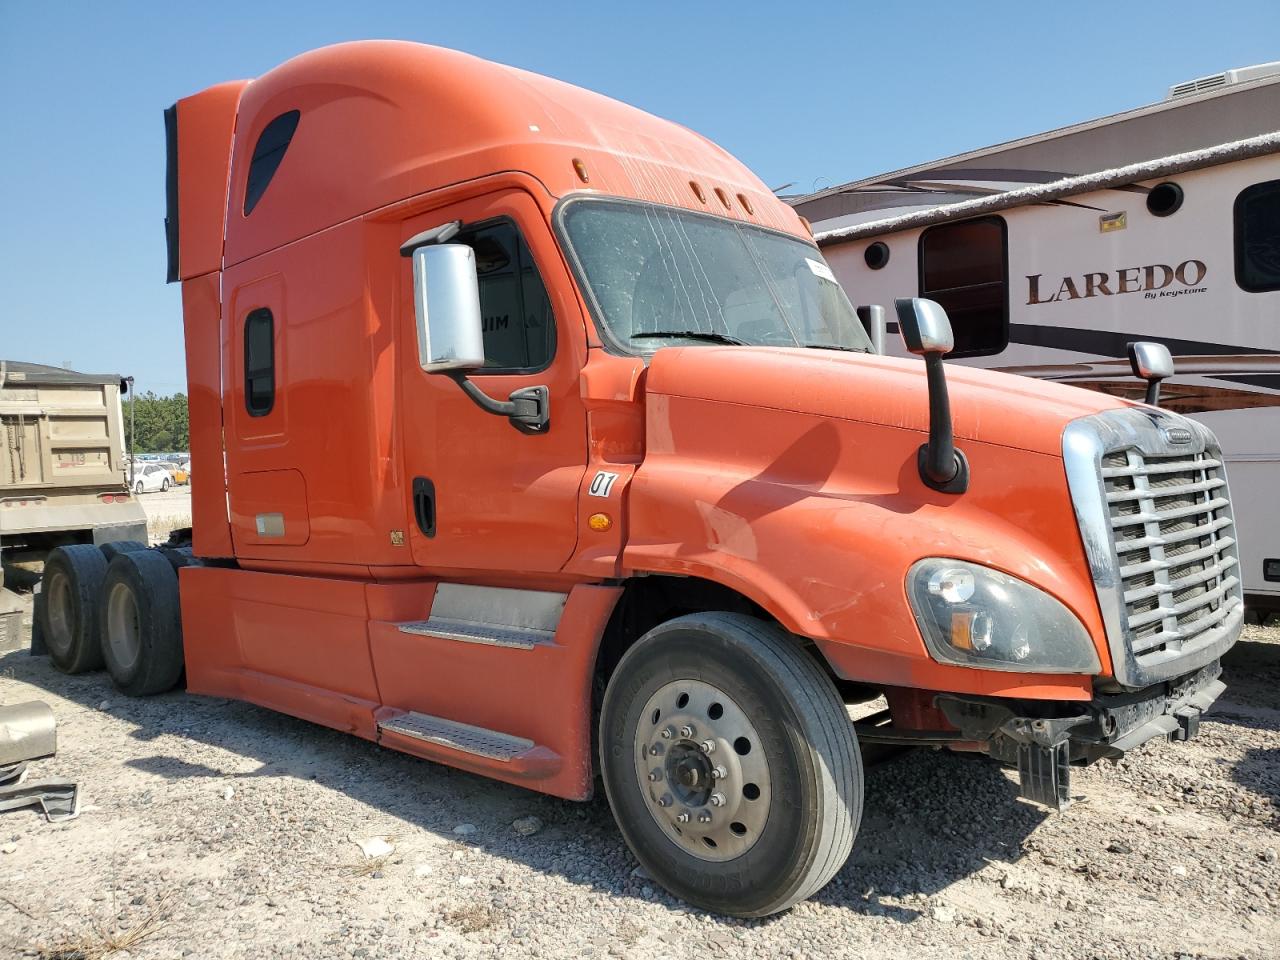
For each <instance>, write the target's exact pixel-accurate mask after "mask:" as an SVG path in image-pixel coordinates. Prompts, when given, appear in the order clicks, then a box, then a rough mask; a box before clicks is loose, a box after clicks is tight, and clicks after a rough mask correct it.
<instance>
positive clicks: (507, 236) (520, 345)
mask: <svg viewBox="0 0 1280 960" xmlns="http://www.w3.org/2000/svg"><path fill="white" fill-rule="evenodd" d="M452 242H454V243H465V244H466V245H467V246H469V247H471V248H472V249H473V250H474V251H475V255H476V272H477V274H478V275H479V285H480V315H481V317H482V318H483V323H484V357H485V361H484V370H483V372H484V373H506V372H515V371H520V372H526V371H527V372H533V371H537V370H542V369H543V368H545V367H546V366H547V365H548V364H549V363H551V358H552V356H554V354H555V336H556V324H555V316H554V315H553V314H552V311H551V299H550V298H549V297H548V296H547V288H546V286H545V285H544V284H543V282H542V275H541V274H539V273H538V265H537V264H536V263H534V261H533V255H532V253H530V251H529V245H528V244H527V243H525V240H524V237H523V236H521V235H520V230H519V228H517V227H516V225H515V223H513V222H512V221H510V220H495V221H489V222H488V223H483V224H480V225H479V226H475V227H469V228H467V229H465V230H463V231H462V232H461V233H460V234H458V236H457V238H456V239H455V240H454V241H452Z"/></svg>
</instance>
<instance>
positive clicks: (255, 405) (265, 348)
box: [244, 307, 276, 417]
mask: <svg viewBox="0 0 1280 960" xmlns="http://www.w3.org/2000/svg"><path fill="white" fill-rule="evenodd" d="M275 399H276V350H275V321H274V319H273V318H272V316H271V311H270V310H267V309H266V308H265V307H264V308H262V309H260V310H254V311H253V312H252V313H250V314H249V315H248V316H247V317H245V320H244V405H245V408H246V409H247V410H248V411H249V416H251V417H265V416H266V415H267V414H268V413H270V412H271V408H272V406H274V404H275Z"/></svg>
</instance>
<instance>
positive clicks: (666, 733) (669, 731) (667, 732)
mask: <svg viewBox="0 0 1280 960" xmlns="http://www.w3.org/2000/svg"><path fill="white" fill-rule="evenodd" d="M675 735H676V732H675V730H674V729H673V728H672V727H663V728H662V739H663V740H670V739H671V738H672V737H674V736H675Z"/></svg>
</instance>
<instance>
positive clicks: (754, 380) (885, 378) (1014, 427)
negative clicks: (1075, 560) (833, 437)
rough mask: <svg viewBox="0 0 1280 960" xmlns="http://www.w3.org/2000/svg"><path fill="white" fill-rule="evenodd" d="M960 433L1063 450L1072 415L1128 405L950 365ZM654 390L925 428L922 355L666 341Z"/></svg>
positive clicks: (655, 364)
mask: <svg viewBox="0 0 1280 960" xmlns="http://www.w3.org/2000/svg"><path fill="white" fill-rule="evenodd" d="M947 387H948V389H949V392H950V395H951V416H952V422H953V424H954V429H955V435H956V438H957V439H958V440H981V441H982V442H984V443H993V444H999V445H1001V446H1007V447H1015V448H1017V449H1020V450H1030V451H1035V452H1037V453H1047V454H1050V455H1052V456H1061V455H1062V430H1063V427H1064V426H1066V424H1067V423H1068V422H1069V421H1071V420H1075V419H1076V418H1078V417H1083V416H1088V415H1089V414H1093V413H1099V412H1101V411H1103V410H1110V409H1113V408H1115V407H1121V406H1126V404H1125V402H1124V401H1122V400H1117V399H1116V398H1114V397H1109V396H1106V395H1104V394H1100V393H1094V392H1092V391H1088V390H1082V389H1080V388H1079V387H1068V386H1063V385H1061V384H1057V383H1046V382H1044V381H1041V380H1032V379H1030V378H1029V377H1020V376H1016V375H1014V374H1008V373H997V372H995V371H991V370H981V369H978V368H975V367H962V366H959V365H957V364H949V365H948V366H947ZM646 390H647V391H648V392H649V393H651V394H662V395H667V396H674V397H688V398H691V399H697V400H713V401H718V402H721V403H735V404H742V405H744V406H752V407H769V408H773V409H777V410H794V411H796V412H798V413H807V414H812V415H815V416H821V417H831V418H836V419H842V420H854V421H863V422H867V423H876V424H884V425H886V426H891V427H898V428H901V429H904V430H916V431H919V432H920V433H927V432H928V430H929V392H928V388H927V385H926V381H925V372H924V363H923V362H922V361H920V360H916V359H914V358H913V359H900V358H896V357H880V356H873V355H870V354H861V353H844V352H840V351H833V350H814V349H804V348H798V347H737V346H732V347H731V346H725V347H716V346H698V347H669V348H667V349H664V350H659V351H658V352H657V353H656V354H654V357H653V361H652V363H651V364H650V367H649V373H648V382H647V384H646Z"/></svg>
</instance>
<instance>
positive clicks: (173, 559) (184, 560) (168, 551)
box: [156, 544, 199, 573]
mask: <svg viewBox="0 0 1280 960" xmlns="http://www.w3.org/2000/svg"><path fill="white" fill-rule="evenodd" d="M156 549H157V550H159V551H160V555H161V556H163V557H164V558H165V559H166V560H168V561H169V565H170V566H172V567H173V569H174V572H175V573H176V572H177V571H179V570H181V569H182V568H183V567H194V566H197V565H198V563H199V561H197V560H196V558H195V556H194V555H193V554H192V552H191V548H190V547H171V546H169V545H168V544H164V545H162V546H159V547H157V548H156Z"/></svg>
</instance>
